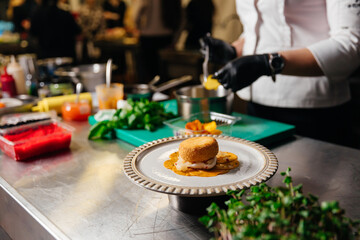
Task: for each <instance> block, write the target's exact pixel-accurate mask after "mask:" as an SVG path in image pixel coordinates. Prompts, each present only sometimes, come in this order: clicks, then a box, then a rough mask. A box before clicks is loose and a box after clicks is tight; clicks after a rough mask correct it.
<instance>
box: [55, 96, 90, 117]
mask: <svg viewBox="0 0 360 240" xmlns="http://www.w3.org/2000/svg"><path fill="white" fill-rule="evenodd" d="M61 110H62V117H63V119H64V120H65V121H86V120H88V117H89V116H90V115H91V106H90V104H89V102H88V101H87V100H86V99H84V100H81V101H79V102H66V103H64V104H63V106H62V109H61Z"/></svg>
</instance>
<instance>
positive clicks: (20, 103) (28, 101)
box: [0, 95, 38, 116]
mask: <svg viewBox="0 0 360 240" xmlns="http://www.w3.org/2000/svg"><path fill="white" fill-rule="evenodd" d="M11 99H14V100H16V104H15V105H12V106H10V107H4V108H0V116H1V115H4V114H8V113H20V112H30V111H31V108H32V107H33V106H34V105H35V104H36V103H37V101H38V99H37V98H36V97H34V96H30V95H17V96H16V97H14V98H11ZM2 100H3V101H7V100H6V98H3V99H2Z"/></svg>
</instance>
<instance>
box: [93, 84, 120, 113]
mask: <svg viewBox="0 0 360 240" xmlns="http://www.w3.org/2000/svg"><path fill="white" fill-rule="evenodd" d="M95 89H96V95H97V98H98V101H99V109H116V107H117V102H118V101H119V100H122V99H124V85H123V84H121V83H112V84H111V85H110V87H107V86H106V84H101V85H97V86H96V87H95Z"/></svg>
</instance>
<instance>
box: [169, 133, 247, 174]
mask: <svg viewBox="0 0 360 240" xmlns="http://www.w3.org/2000/svg"><path fill="white" fill-rule="evenodd" d="M169 158H170V159H169V160H167V161H165V162H164V167H165V168H167V169H170V170H172V171H173V172H174V173H176V174H179V175H185V176H198V177H214V176H217V175H219V174H225V173H227V172H229V171H230V170H231V169H235V168H237V167H239V165H240V163H239V161H238V157H237V156H236V155H235V154H233V153H230V152H222V151H219V145H218V142H217V141H216V139H215V138H213V137H192V138H188V139H186V140H184V141H182V142H181V143H180V145H179V150H178V151H177V152H174V153H172V154H170V156H169Z"/></svg>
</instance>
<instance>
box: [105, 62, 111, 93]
mask: <svg viewBox="0 0 360 240" xmlns="http://www.w3.org/2000/svg"><path fill="white" fill-rule="evenodd" d="M111 65H112V59H111V58H110V59H109V60H108V61H107V63H106V87H108V88H109V87H110V84H111Z"/></svg>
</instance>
